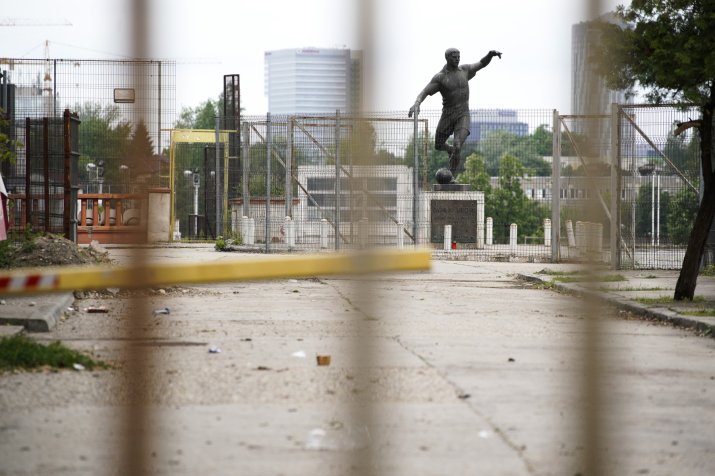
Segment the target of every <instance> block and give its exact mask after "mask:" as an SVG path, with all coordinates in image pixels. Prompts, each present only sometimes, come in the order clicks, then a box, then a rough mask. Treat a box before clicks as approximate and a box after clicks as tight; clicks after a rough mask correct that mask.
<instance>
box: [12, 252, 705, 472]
mask: <svg viewBox="0 0 715 476" xmlns="http://www.w3.org/2000/svg"><path fill="white" fill-rule="evenodd" d="M129 253H130V251H129V250H125V249H115V250H112V254H113V256H114V257H115V258H117V259H119V260H124V259H126V258H127V256H128V254H129ZM151 254H152V258H151V259H156V260H174V261H176V260H185V261H193V260H223V259H237V258H238V259H241V257H240V256H236V255H235V254H225V253H224V254H222V253H216V252H213V251H212V250H211V249H210V248H207V247H203V248H202V247H197V248H191V249H190V250H189V251H186V250H183V251H182V250H181V249H158V250H152V251H151ZM543 267H544V265H543V264H541V265H539V264H515V263H479V262H467V261H459V262H452V261H435V262H434V263H433V269H432V270H431V271H429V272H421V273H411V274H400V273H394V274H388V275H381V276H374V277H372V278H370V279H369V280H358V279H354V278H349V277H334V278H319V279H301V280H293V279H282V280H275V281H266V282H242V283H225V284H220V285H210V286H209V285H196V286H188V285H187V286H182V287H180V288H167V289H166V290H164V291H165V292H164V293H161V292H160V291H156V292H153V293H146V295H144V296H143V297H142V299H146V306H145V309H149V310H150V309H158V308H161V307H169V308H170V314H168V315H157V316H154V315H152V314H151V313H150V312H147V313H146V315H130V313H129V309H130V307H129V297H128V296H127V295H126V294H125V293H118V294H116V295H114V294H112V293H105V294H89V295H87V296H86V298H85V299H81V300H78V301H77V305H78V307H79V308H80V311H78V312H74V313H69V314H67V315H66V316H65V317H64V318H63V319H61V320H60V322H59V323H58V325H57V327H56V328H55V329H53V330H52V331H51V332H49V333H47V334H33V337H35V338H38V339H42V340H52V341H54V340H61V341H63V342H64V343H66V344H67V345H70V346H72V347H74V348H78V349H81V350H85V351H88V352H91V353H92V354H93V355H95V356H97V357H98V358H101V359H104V360H107V361H110V362H113V363H114V364H115V368H114V369H113V370H108V371H92V372H90V371H82V372H75V371H66V372H57V373H53V372H34V373H12V374H4V375H1V376H0V474H2V475H24V474H53V475H54V474H119V473H120V472H121V464H122V461H121V451H119V448H121V443H122V441H123V440H122V433H121V431H120V428H121V425H120V423H121V421H120V420H121V418H122V415H123V413H122V408H123V406H124V405H125V404H126V403H127V402H128V401H129V397H130V395H131V392H133V391H136V389H142V391H144V390H145V391H146V393H147V395H148V398H149V403H150V409H151V410H152V413H151V415H150V416H149V417H148V418H147V420H146V421H145V422H144V431H146V433H147V434H148V435H149V436H150V437H151V440H150V442H149V444H148V445H147V446H146V448H145V451H146V454H147V456H148V460H149V464H150V469H151V472H152V473H153V474H172V475H173V474H196V473H199V472H211V473H213V474H242V475H244V474H251V475H254V474H255V475H271V474H273V475H279V474H283V475H315V474H320V475H323V474H325V475H333V474H389V475H415V474H419V475H444V474H460V475H461V474H464V475H473V474H505V475H512V474H517V475H519V474H527V475H528V474H535V475H551V474H554V475H560V474H576V473H581V474H584V473H586V474H587V473H588V472H587V468H583V467H581V466H580V465H581V457H582V455H583V452H584V447H583V445H582V443H581V441H582V440H581V438H580V435H581V433H580V432H581V422H582V418H583V414H582V413H581V404H582V403H583V402H584V401H585V399H584V395H583V394H582V393H581V392H582V391H581V389H582V377H583V354H582V349H583V345H584V341H585V334H584V327H583V321H584V318H585V315H586V311H587V310H586V309H585V308H584V306H583V302H582V301H581V300H580V299H579V298H577V297H574V296H571V295H566V294H560V293H558V292H555V291H553V290H549V289H539V288H538V287H537V286H534V285H532V284H530V283H525V282H523V281H520V280H517V279H516V274H517V273H527V274H528V273H531V274H534V273H536V271H538V270H539V269H541V268H543ZM99 305H103V306H106V307H107V308H108V309H109V312H108V313H106V314H89V313H85V312H82V310H81V309H83V308H86V307H89V306H99ZM591 311H593V309H591ZM592 314H596V315H597V316H598V320H599V324H600V325H601V327H600V332H599V337H600V342H601V345H602V347H601V349H600V351H599V356H600V357H601V361H602V364H603V371H604V374H603V377H602V379H601V381H600V388H601V395H602V396H603V400H602V402H601V403H602V407H601V414H602V416H603V431H604V436H605V446H604V453H603V454H604V461H603V464H604V468H605V470H606V471H607V473H608V474H650V475H657V474H715V459H713V458H712V456H711V452H712V449H713V443H712V442H713V441H715V426H714V425H713V422H715V367H713V365H712V361H713V357H715V340H713V339H710V338H704V337H699V336H697V335H695V333H693V332H692V331H688V330H683V329H679V328H674V327H672V326H668V325H662V324H659V323H657V322H648V321H643V320H640V319H637V318H634V317H633V316H632V315H630V314H628V313H627V312H623V311H619V310H618V309H616V308H614V307H611V306H608V305H606V304H600V305H599V307H598V309H597V312H595V313H592ZM127 326H139V328H141V329H142V330H143V332H144V338H142V339H140V340H136V339H134V340H127V339H126V335H127V334H126V327H127ZM126 346H130V347H131V346H143V348H144V349H148V350H149V351H150V352H151V359H150V360H149V361H148V362H147V374H146V376H145V379H143V380H141V381H136V380H132V378H131V377H132V376H129V375H126V373H125V372H124V370H125V369H126V368H127V362H126V359H127V356H126V354H124V353H123V349H124V348H125V347H126ZM211 347H217V348H219V349H220V350H221V352H220V353H209V348H211ZM317 354H328V355H330V356H331V357H332V360H331V364H330V366H327V367H323V366H317V365H316V361H315V356H316V355H317ZM368 455H370V456H371V457H372V458H373V460H374V465H373V466H368V460H367V457H368Z"/></svg>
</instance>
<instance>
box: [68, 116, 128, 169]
mask: <svg viewBox="0 0 715 476" xmlns="http://www.w3.org/2000/svg"><path fill="white" fill-rule="evenodd" d="M75 110H76V111H77V113H78V114H79V118H80V120H81V121H82V122H81V124H80V127H79V143H80V145H81V147H80V151H81V155H80V159H79V170H78V174H79V180H80V182H86V181H87V180H88V179H89V177H88V175H87V171H86V165H87V164H88V163H94V164H96V163H97V162H98V161H99V160H104V161H105V162H106V163H107V165H108V166H107V167H106V169H105V170H106V171H105V175H104V177H105V181H106V182H108V183H110V182H114V181H115V179H116V178H117V175H118V172H119V171H118V169H117V167H118V166H117V167H112V166H111V164H117V163H118V162H119V160H120V157H122V156H123V154H124V151H125V149H126V147H127V144H128V141H129V138H130V135H131V132H132V126H131V124H130V123H129V122H127V121H125V120H123V119H122V113H121V110H120V109H119V107H118V106H117V105H116V104H109V105H102V104H97V103H91V102H86V103H84V104H82V105H76V106H75Z"/></svg>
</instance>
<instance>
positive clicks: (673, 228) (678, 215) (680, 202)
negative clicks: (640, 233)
mask: <svg viewBox="0 0 715 476" xmlns="http://www.w3.org/2000/svg"><path fill="white" fill-rule="evenodd" d="M699 206H700V203H699V199H698V195H697V194H696V193H695V192H693V191H692V190H691V189H689V188H683V189H682V190H680V191H679V192H678V193H676V194H675V196H673V198H672V200H671V203H670V205H669V207H668V209H669V210H672V211H673V212H672V213H668V215H667V219H666V224H667V227H668V235H669V237H670V240H671V241H672V242H673V243H674V244H685V243H687V242H688V238H689V237H690V232H691V230H692V228H693V223H694V222H695V215H696V214H697V212H698V207H699ZM662 221H663V219H662V217H661V223H662Z"/></svg>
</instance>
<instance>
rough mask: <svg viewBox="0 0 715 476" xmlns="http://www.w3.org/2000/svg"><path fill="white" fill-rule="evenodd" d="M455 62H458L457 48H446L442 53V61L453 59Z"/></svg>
mask: <svg viewBox="0 0 715 476" xmlns="http://www.w3.org/2000/svg"><path fill="white" fill-rule="evenodd" d="M455 56H456V58H457V60H459V50H458V49H457V48H447V51H445V52H444V59H446V60H447V61H449V59H450V57H455Z"/></svg>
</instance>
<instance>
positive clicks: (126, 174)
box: [119, 164, 131, 193]
mask: <svg viewBox="0 0 715 476" xmlns="http://www.w3.org/2000/svg"><path fill="white" fill-rule="evenodd" d="M119 172H120V173H121V176H122V187H123V188H124V193H129V181H130V179H131V175H130V171H129V166H128V165H125V164H122V165H120V166H119Z"/></svg>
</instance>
